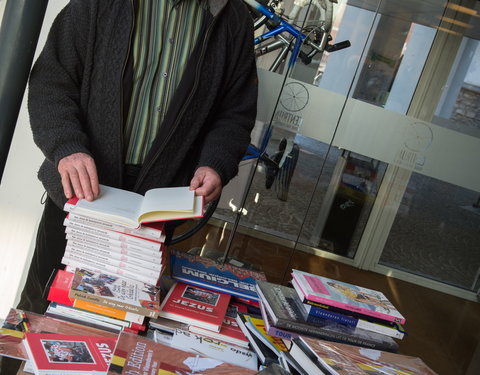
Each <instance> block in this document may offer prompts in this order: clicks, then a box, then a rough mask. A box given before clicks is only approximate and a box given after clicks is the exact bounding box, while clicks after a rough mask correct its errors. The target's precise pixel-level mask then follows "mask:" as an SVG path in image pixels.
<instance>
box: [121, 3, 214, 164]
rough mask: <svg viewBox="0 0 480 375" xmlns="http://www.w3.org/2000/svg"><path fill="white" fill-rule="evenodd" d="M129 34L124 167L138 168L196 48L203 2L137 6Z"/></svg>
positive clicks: (203, 6) (142, 4)
mask: <svg viewBox="0 0 480 375" xmlns="http://www.w3.org/2000/svg"><path fill="white" fill-rule="evenodd" d="M138 4H139V6H138V12H137V14H136V20H135V22H136V26H135V31H134V34H133V45H132V48H133V72H134V73H133V88H132V98H131V101H130V106H129V111H128V116H127V121H126V124H125V131H124V137H125V147H126V155H125V163H126V164H143V161H144V159H145V156H146V155H147V153H148V151H149V150H150V147H151V145H152V142H153V140H154V139H155V136H156V135H157V133H158V131H159V127H160V124H161V123H162V121H163V118H164V116H165V112H166V110H167V108H168V104H169V101H170V99H171V98H172V96H173V93H174V92H175V89H176V88H177V86H178V84H179V82H180V79H181V78H182V74H183V72H184V69H185V64H186V62H187V59H188V57H189V55H190V53H191V51H192V49H193V47H194V46H195V42H196V40H197V37H198V35H199V32H200V28H201V24H202V21H203V11H204V9H205V7H206V4H207V2H206V1H202V0H140V1H139V2H138Z"/></svg>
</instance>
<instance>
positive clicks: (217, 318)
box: [159, 282, 230, 332]
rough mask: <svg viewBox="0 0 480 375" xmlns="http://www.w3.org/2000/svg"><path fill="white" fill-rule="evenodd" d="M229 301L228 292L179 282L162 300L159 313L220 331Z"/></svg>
mask: <svg viewBox="0 0 480 375" xmlns="http://www.w3.org/2000/svg"><path fill="white" fill-rule="evenodd" d="M229 303H230V295H228V294H225V293H220V292H217V291H214V290H209V289H205V288H202V287H199V286H196V285H190V284H185V283H181V282H177V283H175V284H174V285H173V286H172V287H171V288H170V290H169V291H168V294H167V295H166V297H165V299H164V300H163V301H162V305H161V306H160V311H159V315H160V316H161V317H164V318H169V319H173V320H176V321H179V322H183V323H187V324H191V325H196V326H198V327H202V328H205V329H208V330H210V331H214V332H220V327H221V326H222V322H223V319H224V318H225V314H226V313H227V309H228V305H229Z"/></svg>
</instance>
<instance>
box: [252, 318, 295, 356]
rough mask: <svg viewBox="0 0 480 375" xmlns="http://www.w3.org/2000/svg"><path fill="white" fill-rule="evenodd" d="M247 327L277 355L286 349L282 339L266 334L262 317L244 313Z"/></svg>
mask: <svg viewBox="0 0 480 375" xmlns="http://www.w3.org/2000/svg"><path fill="white" fill-rule="evenodd" d="M245 318H246V320H247V322H246V326H247V328H248V329H249V330H250V331H251V332H252V333H253V334H254V335H255V336H257V337H258V338H259V339H260V340H262V342H263V343H264V344H265V345H267V346H268V347H269V348H270V349H272V350H273V351H274V352H275V354H276V355H277V356H279V355H280V353H281V352H285V351H288V348H287V346H286V345H285V343H284V342H283V340H282V339H280V338H278V337H275V336H271V335H269V334H268V332H267V329H266V327H265V323H264V322H263V319H261V318H260V317H257V316H252V315H245Z"/></svg>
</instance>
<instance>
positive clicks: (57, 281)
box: [47, 270, 145, 325]
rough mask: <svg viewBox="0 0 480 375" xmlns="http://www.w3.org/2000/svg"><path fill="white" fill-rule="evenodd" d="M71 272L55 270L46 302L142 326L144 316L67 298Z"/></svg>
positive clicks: (70, 283) (70, 284) (72, 274)
mask: <svg viewBox="0 0 480 375" xmlns="http://www.w3.org/2000/svg"><path fill="white" fill-rule="evenodd" d="M73 276H74V273H73V272H67V271H65V270H57V272H56V274H55V277H54V279H53V282H52V284H51V285H50V287H49V290H48V295H47V300H49V301H51V302H56V303H59V304H62V305H65V306H71V307H75V308H76V309H79V310H84V311H89V312H92V313H96V314H100V315H105V316H108V317H111V318H115V319H119V320H125V321H127V322H131V323H136V324H139V325H143V323H144V321H145V316H143V315H140V314H135V313H131V312H128V311H124V310H119V309H115V308H112V307H108V306H103V305H99V304H96V303H92V302H89V301H83V300H78V299H73V298H70V297H69V296H68V294H69V292H70V288H71V287H72V282H73Z"/></svg>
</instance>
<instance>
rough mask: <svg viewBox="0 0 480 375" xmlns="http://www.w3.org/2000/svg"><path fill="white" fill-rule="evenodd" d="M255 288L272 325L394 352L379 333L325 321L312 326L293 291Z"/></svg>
mask: <svg viewBox="0 0 480 375" xmlns="http://www.w3.org/2000/svg"><path fill="white" fill-rule="evenodd" d="M257 289H258V293H259V295H260V296H261V298H262V302H263V303H264V305H265V309H266V311H267V313H268V315H269V316H270V317H271V319H272V323H273V325H274V326H276V327H278V328H283V329H285V330H288V331H296V332H298V333H301V334H304V335H308V336H314V337H317V338H321V339H324V340H330V341H337V342H344V343H349V344H353V345H360V346H365V347H369V348H374V349H381V350H387V351H397V350H398V344H397V343H396V342H395V341H394V340H393V339H392V338H391V337H388V336H385V335H382V334H379V333H375V332H370V331H366V330H363V329H360V328H355V327H348V326H345V325H343V324H339V323H336V322H334V321H331V320H328V319H323V321H322V322H321V323H320V321H319V322H315V324H312V322H309V321H308V314H307V311H306V310H305V306H304V304H303V303H302V301H301V300H300V299H299V298H298V296H297V293H296V292H295V290H293V288H289V287H286V286H283V285H277V284H272V283H269V282H266V281H259V282H258V283H257ZM318 319H320V318H318Z"/></svg>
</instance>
